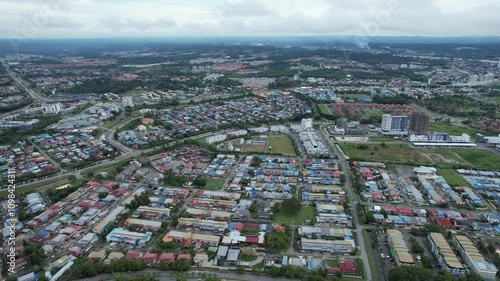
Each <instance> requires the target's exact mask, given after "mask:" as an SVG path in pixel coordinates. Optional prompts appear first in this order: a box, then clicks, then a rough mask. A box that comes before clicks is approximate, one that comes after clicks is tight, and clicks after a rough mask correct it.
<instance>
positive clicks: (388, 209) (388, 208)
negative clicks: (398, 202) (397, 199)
mask: <svg viewBox="0 0 500 281" xmlns="http://www.w3.org/2000/svg"><path fill="white" fill-rule="evenodd" d="M384 210H385V211H386V212H388V213H395V214H396V213H397V212H398V208H397V207H396V206H391V205H389V206H385V207H384Z"/></svg>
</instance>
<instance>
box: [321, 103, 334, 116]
mask: <svg viewBox="0 0 500 281" xmlns="http://www.w3.org/2000/svg"><path fill="white" fill-rule="evenodd" d="M318 109H319V112H320V113H321V114H324V115H332V113H331V112H330V110H329V109H328V104H323V103H319V104H318Z"/></svg>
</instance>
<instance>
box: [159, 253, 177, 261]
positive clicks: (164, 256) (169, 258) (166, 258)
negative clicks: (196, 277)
mask: <svg viewBox="0 0 500 281" xmlns="http://www.w3.org/2000/svg"><path fill="white" fill-rule="evenodd" d="M174 260H175V254H161V255H160V256H159V257H158V262H161V261H165V262H173V261H174Z"/></svg>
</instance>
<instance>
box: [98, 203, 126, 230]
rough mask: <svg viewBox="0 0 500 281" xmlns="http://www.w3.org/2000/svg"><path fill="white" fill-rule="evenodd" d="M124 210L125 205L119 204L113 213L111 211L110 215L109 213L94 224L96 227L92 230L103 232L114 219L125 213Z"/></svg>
mask: <svg viewBox="0 0 500 281" xmlns="http://www.w3.org/2000/svg"><path fill="white" fill-rule="evenodd" d="M124 210H125V207H122V206H117V207H116V208H115V209H114V210H113V211H111V213H109V215H107V216H106V217H105V218H104V219H103V220H101V221H100V222H99V223H98V224H97V225H96V226H94V228H92V232H94V233H97V234H99V233H101V232H103V231H104V230H106V227H107V226H108V225H109V224H110V223H111V222H112V221H114V220H115V219H116V218H117V217H118V215H120V214H121V213H123V211H124Z"/></svg>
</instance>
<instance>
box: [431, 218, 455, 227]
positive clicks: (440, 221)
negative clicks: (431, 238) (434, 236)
mask: <svg viewBox="0 0 500 281" xmlns="http://www.w3.org/2000/svg"><path fill="white" fill-rule="evenodd" d="M435 220H436V222H437V223H438V224H439V225H442V226H444V227H446V228H448V229H455V227H454V226H453V224H452V223H451V221H450V220H449V219H447V218H444V219H443V218H435Z"/></svg>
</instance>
